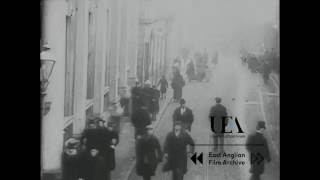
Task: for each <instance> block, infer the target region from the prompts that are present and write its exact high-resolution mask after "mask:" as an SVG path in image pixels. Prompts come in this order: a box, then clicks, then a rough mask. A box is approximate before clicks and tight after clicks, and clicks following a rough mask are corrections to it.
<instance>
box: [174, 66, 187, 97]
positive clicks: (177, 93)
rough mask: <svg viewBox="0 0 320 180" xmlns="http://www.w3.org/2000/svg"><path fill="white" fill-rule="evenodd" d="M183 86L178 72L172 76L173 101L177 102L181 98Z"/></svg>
mask: <svg viewBox="0 0 320 180" xmlns="http://www.w3.org/2000/svg"><path fill="white" fill-rule="evenodd" d="M184 85H185V81H184V79H183V77H182V76H181V74H180V72H179V71H176V72H175V73H174V75H173V79H172V82H171V87H172V89H173V100H174V102H178V101H179V100H180V99H181V97H182V87H183V86H184Z"/></svg>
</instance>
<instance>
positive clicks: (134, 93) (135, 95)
mask: <svg viewBox="0 0 320 180" xmlns="http://www.w3.org/2000/svg"><path fill="white" fill-rule="evenodd" d="M139 101H142V88H141V85H140V83H139V82H138V81H136V85H135V86H134V87H133V88H132V89H131V111H130V113H131V114H132V113H133V112H134V111H135V110H136V109H139V107H138V106H139Z"/></svg>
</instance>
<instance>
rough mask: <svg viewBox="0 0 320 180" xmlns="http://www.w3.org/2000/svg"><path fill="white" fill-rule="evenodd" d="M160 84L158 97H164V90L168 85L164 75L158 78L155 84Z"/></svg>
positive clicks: (165, 90)
mask: <svg viewBox="0 0 320 180" xmlns="http://www.w3.org/2000/svg"><path fill="white" fill-rule="evenodd" d="M159 85H160V98H161V99H166V92H167V88H168V87H169V85H168V81H167V79H166V77H165V76H164V75H162V76H161V79H160V80H159V82H158V84H157V86H159Z"/></svg>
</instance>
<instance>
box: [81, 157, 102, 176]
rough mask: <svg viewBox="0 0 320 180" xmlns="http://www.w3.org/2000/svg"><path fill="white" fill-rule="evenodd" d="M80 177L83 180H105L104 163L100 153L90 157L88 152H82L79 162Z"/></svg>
mask: <svg viewBox="0 0 320 180" xmlns="http://www.w3.org/2000/svg"><path fill="white" fill-rule="evenodd" d="M80 177H81V178H83V179H85V180H105V179H106V177H107V171H106V165H105V161H104V158H103V157H102V156H101V155H97V156H96V157H92V156H91V155H90V153H89V152H83V153H82V156H81V163H80Z"/></svg>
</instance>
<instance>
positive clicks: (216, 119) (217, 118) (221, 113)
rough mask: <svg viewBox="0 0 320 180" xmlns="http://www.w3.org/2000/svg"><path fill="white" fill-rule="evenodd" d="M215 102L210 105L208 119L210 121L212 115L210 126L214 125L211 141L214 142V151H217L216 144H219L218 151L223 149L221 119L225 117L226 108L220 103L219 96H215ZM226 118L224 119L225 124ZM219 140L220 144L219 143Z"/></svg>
mask: <svg viewBox="0 0 320 180" xmlns="http://www.w3.org/2000/svg"><path fill="white" fill-rule="evenodd" d="M215 101H216V104H215V105H214V106H212V107H211V109H210V113H209V120H210V121H211V118H212V117H213V122H212V121H211V123H213V124H211V126H212V125H213V127H214V133H213V135H212V136H213V143H214V151H218V146H220V151H221V152H223V151H224V148H223V146H224V134H223V132H222V130H223V127H222V125H223V122H222V121H223V120H224V118H227V115H228V114H227V108H226V107H225V106H223V105H222V104H221V101H222V100H221V98H220V97H216V98H215ZM227 124H228V123H227V120H226V124H225V125H226V126H227ZM219 142H220V144H219Z"/></svg>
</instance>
